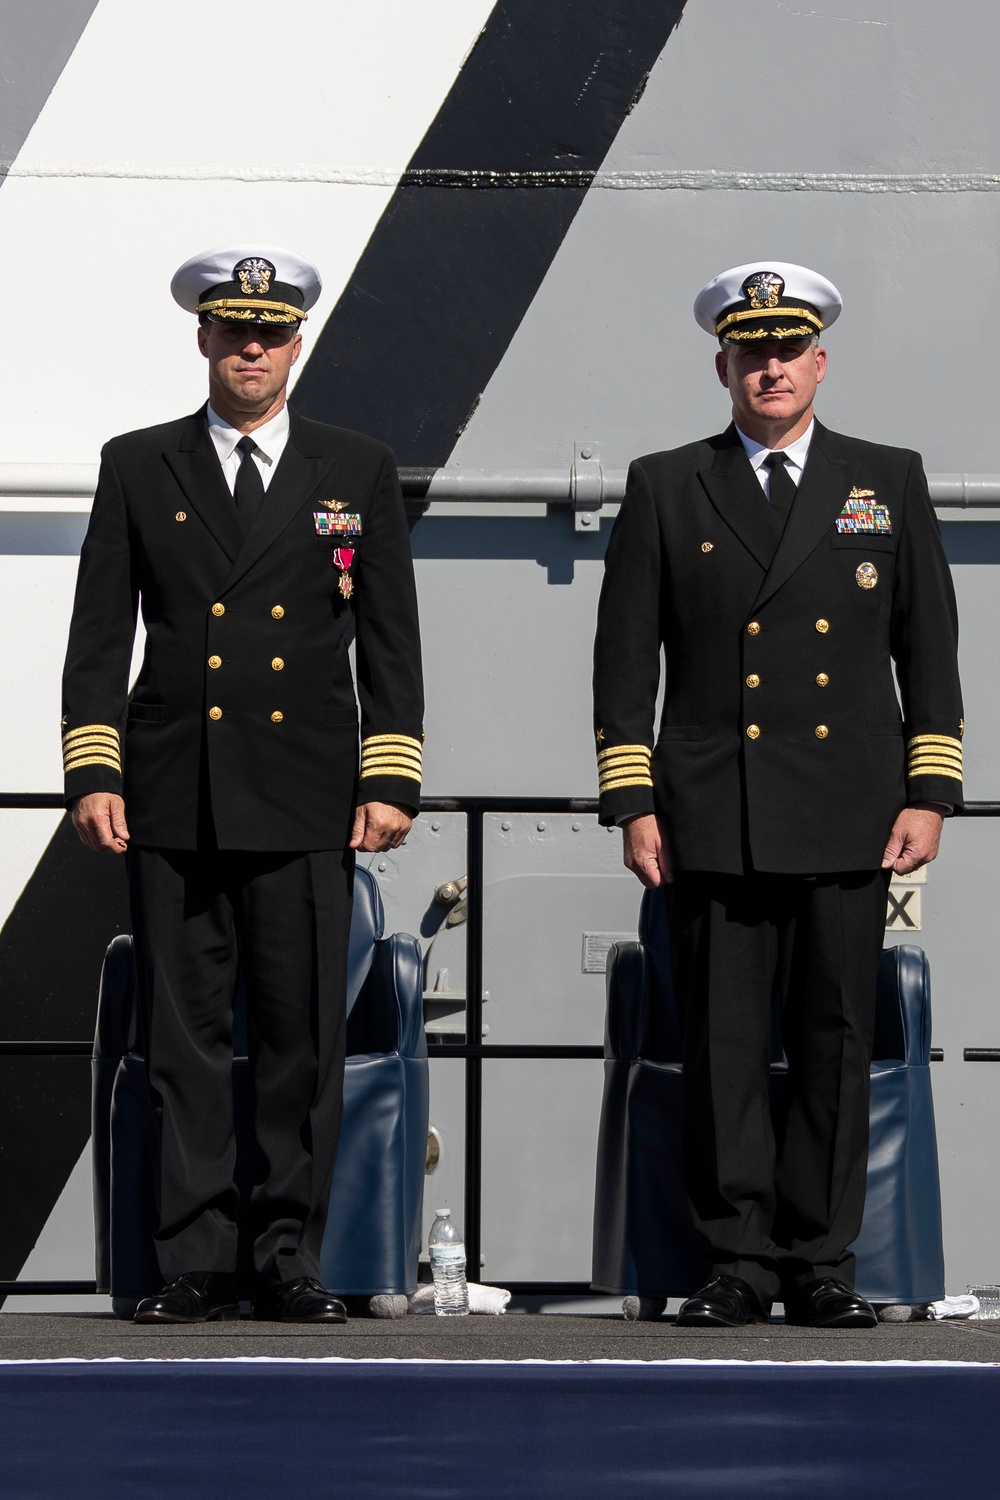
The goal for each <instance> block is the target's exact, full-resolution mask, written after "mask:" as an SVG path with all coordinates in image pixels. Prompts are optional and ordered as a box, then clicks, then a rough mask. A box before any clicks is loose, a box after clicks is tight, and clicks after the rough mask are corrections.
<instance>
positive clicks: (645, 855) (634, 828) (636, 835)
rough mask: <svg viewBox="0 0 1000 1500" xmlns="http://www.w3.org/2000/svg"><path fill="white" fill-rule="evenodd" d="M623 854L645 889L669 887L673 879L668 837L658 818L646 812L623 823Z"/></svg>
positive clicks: (672, 864)
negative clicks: (660, 886) (661, 886)
mask: <svg viewBox="0 0 1000 1500" xmlns="http://www.w3.org/2000/svg"><path fill="white" fill-rule="evenodd" d="M622 843H623V851H622V855H623V858H624V860H625V864H626V866H627V867H628V868H629V869H630V870H631V871H632V874H633V875H636V876H638V878H639V879H640V880H641V881H642V883H643V885H644V886H646V888H647V889H648V890H653V889H654V888H655V887H656V886H659V885H670V884H671V883H672V881H673V878H674V862H673V858H672V856H671V853H670V845H669V843H668V842H667V835H666V832H665V831H664V829H663V826H662V825H661V823H660V820H659V818H657V817H656V816H655V814H653V813H646V814H644V815H643V816H642V817H639V818H629V820H628V822H627V823H623V824H622Z"/></svg>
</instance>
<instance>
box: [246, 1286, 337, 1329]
mask: <svg viewBox="0 0 1000 1500" xmlns="http://www.w3.org/2000/svg"><path fill="white" fill-rule="evenodd" d="M253 1315H254V1317H255V1318H256V1319H257V1320H258V1322H262V1323H346V1322H347V1308H346V1307H345V1306H344V1304H343V1303H342V1302H341V1300H340V1298H339V1297H334V1296H333V1295H332V1293H330V1292H328V1291H327V1289H326V1287H325V1286H324V1285H323V1283H322V1282H321V1281H317V1280H316V1278H315V1277H314V1276H300V1277H299V1278H298V1280H297V1281H283V1282H282V1283H281V1284H280V1286H272V1287H270V1288H269V1289H268V1290H267V1291H266V1292H262V1293H261V1294H260V1296H259V1297H255V1298H254V1299H253Z"/></svg>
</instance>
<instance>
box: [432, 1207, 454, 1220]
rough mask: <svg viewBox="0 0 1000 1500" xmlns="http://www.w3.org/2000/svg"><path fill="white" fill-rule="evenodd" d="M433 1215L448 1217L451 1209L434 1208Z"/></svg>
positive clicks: (442, 1217) (439, 1217) (440, 1217)
mask: <svg viewBox="0 0 1000 1500" xmlns="http://www.w3.org/2000/svg"><path fill="white" fill-rule="evenodd" d="M434 1215H435V1217H436V1218H438V1219H450V1218H451V1209H450V1208H436V1209H435V1210H434Z"/></svg>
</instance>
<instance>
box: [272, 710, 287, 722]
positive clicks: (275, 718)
mask: <svg viewBox="0 0 1000 1500" xmlns="http://www.w3.org/2000/svg"><path fill="white" fill-rule="evenodd" d="M284 717H285V716H284V714H283V713H282V712H281V710H280V709H278V708H276V709H275V710H274V713H273V714H272V715H271V723H272V724H280V723H281V721H282V719H283V718H284Z"/></svg>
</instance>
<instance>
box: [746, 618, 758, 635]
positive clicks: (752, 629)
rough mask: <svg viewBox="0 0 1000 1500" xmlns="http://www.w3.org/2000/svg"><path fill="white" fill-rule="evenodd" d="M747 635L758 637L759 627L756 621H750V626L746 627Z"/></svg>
mask: <svg viewBox="0 0 1000 1500" xmlns="http://www.w3.org/2000/svg"><path fill="white" fill-rule="evenodd" d="M747 635H760V625H759V623H758V621H756V620H751V621H750V624H749V625H748V626H747Z"/></svg>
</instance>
